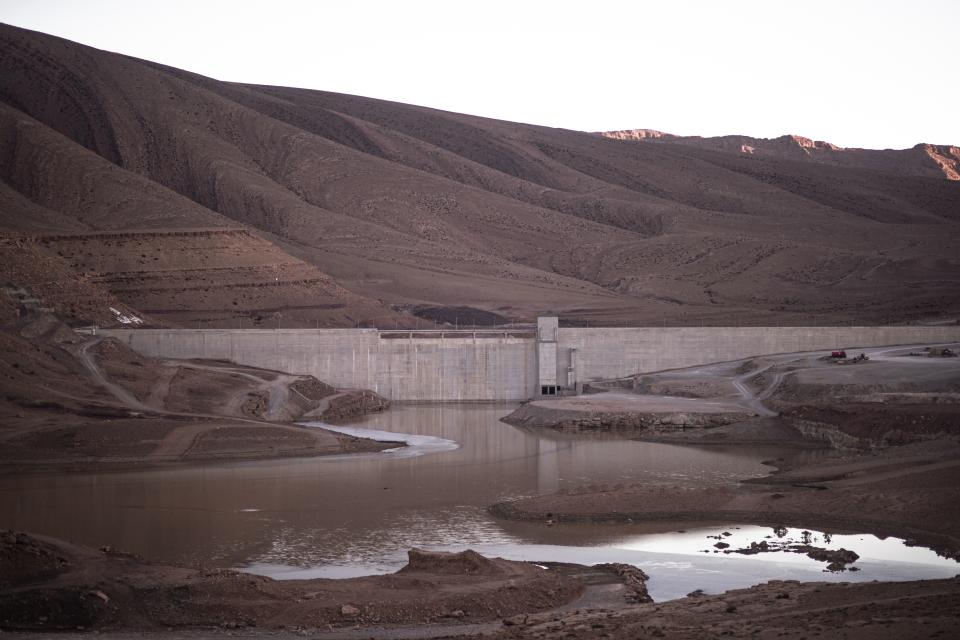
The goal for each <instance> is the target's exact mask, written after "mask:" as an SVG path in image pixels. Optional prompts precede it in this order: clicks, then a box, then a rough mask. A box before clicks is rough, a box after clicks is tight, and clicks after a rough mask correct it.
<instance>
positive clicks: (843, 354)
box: [830, 350, 847, 358]
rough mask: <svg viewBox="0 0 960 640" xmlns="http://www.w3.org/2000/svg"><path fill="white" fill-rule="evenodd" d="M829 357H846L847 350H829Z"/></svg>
mask: <svg viewBox="0 0 960 640" xmlns="http://www.w3.org/2000/svg"><path fill="white" fill-rule="evenodd" d="M830 357H831V358H846V357H847V352H846V351H843V350H840V351H831V352H830Z"/></svg>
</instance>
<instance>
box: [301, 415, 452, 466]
mask: <svg viewBox="0 0 960 640" xmlns="http://www.w3.org/2000/svg"><path fill="white" fill-rule="evenodd" d="M299 424H302V425H303V426H305V427H318V428H320V429H326V430H327V431H335V432H337V433H342V434H344V435H348V436H354V437H355V438H366V439H368V440H375V441H377V442H403V443H404V444H405V446H402V447H394V448H392V449H384V450H383V451H380V452H379V455H382V456H387V457H390V458H417V457H419V456H425V455H428V454H432V453H443V452H444V451H454V450H456V449H459V448H460V443H458V442H456V441H454V440H447V439H446V438H439V437H437V436H427V435H419V434H412V433H394V432H392V431H379V430H377V429H365V428H363V427H348V426H344V425H337V424H327V423H326V422H319V421H316V422H301V423H299Z"/></svg>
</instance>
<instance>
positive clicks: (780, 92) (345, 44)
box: [0, 0, 960, 148]
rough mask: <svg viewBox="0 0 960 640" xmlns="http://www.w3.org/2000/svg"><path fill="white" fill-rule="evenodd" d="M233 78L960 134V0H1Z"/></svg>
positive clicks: (685, 118) (440, 98)
mask: <svg viewBox="0 0 960 640" xmlns="http://www.w3.org/2000/svg"><path fill="white" fill-rule="evenodd" d="M0 21H3V22H7V23H10V24H14V25H17V26H22V27H26V28H29V29H35V30H38V31H43V32H45V33H51V34H54V35H58V36H61V37H64V38H68V39H70V40H76V41H79V42H82V43H84V44H88V45H91V46H94V47H98V48H101V49H107V50H110V51H117V52H120V53H125V54H129V55H133V56H137V57H140V58H146V59H148V60H154V61H157V62H161V63H164V64H167V65H171V66H174V67H180V68H183V69H188V70H190V71H195V72H197V73H202V74H204V75H208V76H212V77H214V78H218V79H221V80H232V81H241V82H253V83H260V84H274V85H287V86H296V87H307V88H312V89H324V90H328V91H338V92H342V93H351V94H357V95H364V96H371V97H375V98H383V99H388V100H396V101H399V102H406V103H412V104H420V105H425V106H430V107H436V108H439V109H447V110H450V111H457V112H461V113H471V114H476V115H482V116H487V117H491V118H500V119H504V120H513V121H519V122H529V123H534V124H541V125H548V126H555V127H565V128H569V129H579V130H583V131H601V130H610V129H633V128H650V129H659V130H661V131H668V132H670V133H676V134H681V135H706V136H713V135H724V134H732V133H739V134H745V135H751V136H760V137H775V136H779V135H782V134H785V133H795V134H799V135H804V136H807V137H810V138H814V139H818V140H828V141H830V142H833V143H835V144H839V145H841V146H858V147H869V148H903V147H909V146H913V145H914V144H916V143H918V142H933V143H937V144H955V145H960V117H957V116H956V113H955V112H956V109H957V107H958V105H960V80H958V79H960V71H958V69H957V67H958V63H957V43H958V41H960V0H829V1H821V0H797V1H787V0H757V1H752V0H742V1H740V0H714V1H709V0H703V1H694V0H691V1H683V0H675V1H672V2H670V1H656V2H641V1H635V2H627V1H621V2H607V1H605V0H585V1H581V2H566V1H552V2H540V1H524V0H503V1H501V0H486V1H485V2H471V3H467V2H456V1H453V0H447V1H441V0H437V1H432V0H424V1H408V2H401V1H393V2H390V1H372V0H371V1H362V0H353V1H346V0H341V1H339V2H321V1H315V2H307V1H295V0H271V1H269V2H244V1H239V0H234V1H230V2H227V1H219V0H190V1H182V0H164V1H162V2H161V1H158V2H139V1H137V0H82V1H81V0H0Z"/></svg>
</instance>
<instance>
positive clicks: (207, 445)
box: [0, 316, 392, 473]
mask: <svg viewBox="0 0 960 640" xmlns="http://www.w3.org/2000/svg"><path fill="white" fill-rule="evenodd" d="M0 350H2V351H3V353H4V354H5V356H4V358H3V359H2V360H0V392H2V393H0V461H2V462H3V464H2V471H3V472H10V473H12V472H19V471H24V470H30V469H45V468H57V469H60V470H63V469H74V468H82V467H85V466H88V465H92V464H96V465H98V467H100V468H102V467H104V466H105V465H117V466H127V465H139V464H143V463H148V464H159V463H169V462H183V461H198V460H220V459H235V458H258V457H277V456H314V455H329V454H339V453H345V452H356V451H376V450H380V449H383V448H386V447H388V446H392V445H389V444H384V443H376V442H372V441H368V440H363V439H360V438H354V437H351V436H347V435H343V434H335V433H331V432H328V431H324V430H322V429H317V428H307V427H301V426H298V425H295V424H288V423H289V422H290V421H292V420H296V419H299V418H300V417H301V416H304V415H306V414H308V413H311V412H315V413H316V414H317V415H319V416H320V419H326V418H327V417H328V415H329V416H332V417H337V418H340V419H343V418H345V417H348V416H351V415H357V414H359V413H362V412H367V411H379V410H383V409H384V408H386V406H388V403H387V401H386V400H385V399H383V398H381V397H380V396H377V395H376V394H373V393H372V392H368V391H362V390H356V391H349V392H337V390H335V389H333V388H332V387H330V386H328V385H326V384H323V383H322V382H320V381H319V380H316V379H315V378H312V377H310V376H292V375H289V374H285V373H282V372H278V371H267V370H262V369H255V368H252V367H242V366H238V365H234V364H232V363H228V362H217V361H175V360H156V359H151V358H144V357H142V356H140V355H139V354H137V353H135V352H133V351H131V350H129V349H128V348H126V347H125V346H124V345H122V344H120V343H118V342H116V341H113V340H98V339H96V338H90V337H84V336H80V335H78V334H76V333H74V332H73V331H71V330H70V329H68V328H67V327H65V326H64V325H63V324H61V323H59V322H58V321H57V320H56V318H53V317H52V316H39V317H36V318H33V319H31V320H29V321H26V322H23V323H21V324H19V325H13V326H8V327H6V328H4V329H2V330H0Z"/></svg>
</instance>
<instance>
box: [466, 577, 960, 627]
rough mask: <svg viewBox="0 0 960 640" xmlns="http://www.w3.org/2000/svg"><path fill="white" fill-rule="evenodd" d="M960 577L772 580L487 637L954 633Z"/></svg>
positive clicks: (546, 618)
mask: <svg viewBox="0 0 960 640" xmlns="http://www.w3.org/2000/svg"><path fill="white" fill-rule="evenodd" d="M958 612H960V579H956V578H955V579H952V580H926V581H923V582H868V583H858V584H846V583H841V584H827V583H817V582H806V583H800V582H795V581H771V582H768V583H765V584H761V585H758V586H755V587H751V588H749V589H738V590H735V591H728V592H726V593H723V594H720V595H715V596H714V595H703V594H698V593H696V592H695V593H693V594H690V595H689V596H687V597H686V598H681V599H679V600H671V601H670V602H664V603H654V604H643V605H639V606H636V607H631V608H629V609H623V610H619V611H604V610H600V611H596V610H595V611H577V612H570V613H546V614H537V615H532V616H528V617H527V619H526V620H525V621H524V623H523V624H517V625H512V626H509V627H507V628H505V629H503V630H502V631H501V632H500V633H498V634H495V635H493V636H489V635H488V636H483V637H484V638H491V637H492V638H495V639H496V640H506V639H508V638H540V639H546V640H553V639H559V638H570V639H575V640H578V639H583V640H586V639H593V638H612V639H613V640H634V639H647V638H650V639H653V638H679V639H682V640H715V639H716V638H751V639H752V638H763V639H767V638H794V639H799V638H812V637H815V638H845V639H846V640H901V639H903V638H952V637H955V636H956V629H957V624H958V623H960V614H958Z"/></svg>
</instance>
